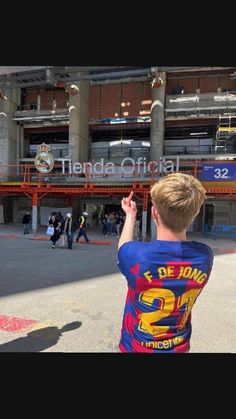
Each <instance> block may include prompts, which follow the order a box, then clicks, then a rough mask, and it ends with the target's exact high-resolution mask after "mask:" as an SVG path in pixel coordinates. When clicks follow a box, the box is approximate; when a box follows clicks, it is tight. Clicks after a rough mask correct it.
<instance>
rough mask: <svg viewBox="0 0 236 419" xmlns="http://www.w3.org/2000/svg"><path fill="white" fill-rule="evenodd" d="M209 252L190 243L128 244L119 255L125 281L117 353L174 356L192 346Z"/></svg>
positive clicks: (211, 261)
mask: <svg viewBox="0 0 236 419" xmlns="http://www.w3.org/2000/svg"><path fill="white" fill-rule="evenodd" d="M212 263H213V252H212V250H211V248H210V247H209V246H207V245H206V244H203V243H199V242H194V241H165V240H154V241H152V242H151V243H142V242H136V241H131V242H128V243H125V244H123V245H122V246H121V247H120V249H119V252H118V266H119V268H120V270H121V272H122V273H123V275H124V276H125V277H126V279H127V282H128V293H127V297H126V304H125V310H124V316H123V325H122V331H121V340H120V350H121V352H152V353H175V352H187V351H188V350H189V348H190V344H189V342H190V337H191V309H192V307H193V305H194V303H195V301H196V299H197V297H198V295H199V294H200V292H201V291H202V289H203V287H204V286H205V285H206V283H207V281H208V279H209V275H210V272H211V269H212Z"/></svg>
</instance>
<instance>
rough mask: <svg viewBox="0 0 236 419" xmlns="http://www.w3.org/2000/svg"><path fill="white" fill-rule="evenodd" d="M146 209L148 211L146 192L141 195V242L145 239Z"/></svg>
mask: <svg viewBox="0 0 236 419" xmlns="http://www.w3.org/2000/svg"><path fill="white" fill-rule="evenodd" d="M147 209H148V192H145V193H144V194H143V211H142V241H145V240H146V239H147Z"/></svg>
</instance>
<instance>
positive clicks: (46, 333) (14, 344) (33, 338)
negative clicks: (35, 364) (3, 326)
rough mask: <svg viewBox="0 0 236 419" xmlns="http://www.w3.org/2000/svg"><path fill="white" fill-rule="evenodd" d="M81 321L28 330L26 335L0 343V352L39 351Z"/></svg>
mask: <svg viewBox="0 0 236 419" xmlns="http://www.w3.org/2000/svg"><path fill="white" fill-rule="evenodd" d="M81 325H82V322H71V323H68V324H66V325H65V326H63V327H62V328H61V329H58V327H56V326H50V327H45V328H43V329H38V330H34V331H32V332H29V333H28V334H27V336H25V337H22V338H18V339H14V340H12V341H11V342H7V343H4V344H2V345H0V352H41V351H44V350H45V349H47V348H50V347H51V346H54V345H56V343H57V342H58V341H59V339H60V337H61V336H62V334H63V333H64V332H70V331H71V330H75V329H78V328H79V327H80V326H81Z"/></svg>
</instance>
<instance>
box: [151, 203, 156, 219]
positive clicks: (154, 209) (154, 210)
mask: <svg viewBox="0 0 236 419" xmlns="http://www.w3.org/2000/svg"><path fill="white" fill-rule="evenodd" d="M151 211H152V217H153V218H154V220H156V221H157V220H158V212H157V210H156V208H155V207H154V206H152V209H151Z"/></svg>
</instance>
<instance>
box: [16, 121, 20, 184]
mask: <svg viewBox="0 0 236 419" xmlns="http://www.w3.org/2000/svg"><path fill="white" fill-rule="evenodd" d="M19 158H20V125H19V124H17V126H16V164H17V176H19Z"/></svg>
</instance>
